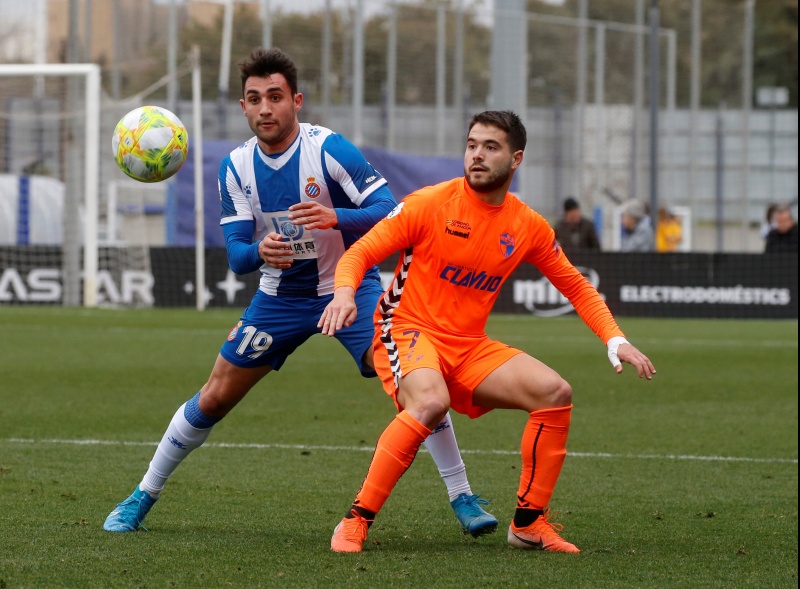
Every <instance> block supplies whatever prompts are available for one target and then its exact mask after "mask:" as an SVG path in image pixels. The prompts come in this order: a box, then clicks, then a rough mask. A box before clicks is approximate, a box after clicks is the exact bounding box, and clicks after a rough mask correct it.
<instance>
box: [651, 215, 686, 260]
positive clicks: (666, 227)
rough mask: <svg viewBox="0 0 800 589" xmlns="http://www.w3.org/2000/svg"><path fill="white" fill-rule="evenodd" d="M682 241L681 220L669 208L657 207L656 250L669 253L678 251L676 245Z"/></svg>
mask: <svg viewBox="0 0 800 589" xmlns="http://www.w3.org/2000/svg"><path fill="white" fill-rule="evenodd" d="M682 241H683V226H682V225H681V220H680V219H679V218H678V217H677V216H676V215H675V214H674V213H673V212H672V211H670V210H669V209H666V208H664V207H661V208H660V209H658V223H657V224H656V251H657V252H659V253H669V252H676V251H678V246H679V245H680V244H681V242H682Z"/></svg>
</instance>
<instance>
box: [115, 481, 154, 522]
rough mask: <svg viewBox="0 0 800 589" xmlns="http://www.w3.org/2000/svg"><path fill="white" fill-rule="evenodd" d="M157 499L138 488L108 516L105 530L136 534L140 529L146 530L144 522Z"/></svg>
mask: <svg viewBox="0 0 800 589" xmlns="http://www.w3.org/2000/svg"><path fill="white" fill-rule="evenodd" d="M155 503H156V499H153V497H151V496H150V493H148V492H147V491H142V490H141V489H140V488H139V486H138V485H137V486H136V489H134V491H133V493H131V496H130V497H128V498H127V499H125V501H123V502H122V503H119V504H118V505H117V506H116V508H114V511H112V512H111V513H110V514H108V517H107V518H106V522H105V523H104V524H103V529H104V530H105V531H106V532H135V531H136V530H138V529H139V528H140V527H141V528H142V529H144V530H146V529H147V528H145V527H144V526H143V525H142V520H143V519H144V517H145V516H146V515H147V512H148V511H150V508H151V507H153V505H155Z"/></svg>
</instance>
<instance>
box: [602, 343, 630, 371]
mask: <svg viewBox="0 0 800 589" xmlns="http://www.w3.org/2000/svg"><path fill="white" fill-rule="evenodd" d="M629 343H630V342H629V341H628V340H626V339H625V338H624V337H622V336H621V335H616V336H614V337H612V338H611V339H610V340H608V342H607V343H606V346H607V347H608V359H609V360H611V365H612V366H613V367H614V368H616V367H617V366H621V365H622V362H620V361H619V357H617V350H618V349H619V347H620V345H622V344H629Z"/></svg>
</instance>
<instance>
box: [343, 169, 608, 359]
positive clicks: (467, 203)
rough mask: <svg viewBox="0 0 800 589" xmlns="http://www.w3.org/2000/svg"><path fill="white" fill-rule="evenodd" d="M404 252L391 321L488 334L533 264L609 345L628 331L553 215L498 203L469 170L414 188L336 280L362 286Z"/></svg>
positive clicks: (383, 309)
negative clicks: (506, 296) (568, 252)
mask: <svg viewBox="0 0 800 589" xmlns="http://www.w3.org/2000/svg"><path fill="white" fill-rule="evenodd" d="M396 251H400V260H399V261H398V265H397V268H396V270H395V277H394V280H393V282H392V285H391V286H390V287H389V289H388V290H387V291H386V292H385V293H384V296H383V298H382V299H381V301H380V303H379V304H378V307H379V309H380V313H381V315H382V316H383V320H384V321H393V322H403V323H410V324H412V325H416V326H419V327H421V328H424V329H426V330H429V331H430V332H431V333H437V332H444V333H447V334H450V335H457V336H461V337H464V338H472V337H484V335H485V334H484V331H485V328H486V321H487V319H488V317H489V312H490V311H491V310H492V307H493V305H494V303H495V300H496V299H497V296H498V294H499V292H500V287H501V286H502V285H503V283H504V282H505V281H506V279H507V278H508V277H509V276H510V275H511V273H512V272H513V271H514V270H515V269H516V268H517V267H518V266H519V265H520V264H521V263H522V262H529V263H531V264H534V265H535V266H536V267H537V268H538V269H539V270H540V271H541V272H542V274H544V275H545V276H546V277H547V278H548V280H550V282H551V283H552V284H553V286H555V287H556V288H557V289H558V290H559V291H561V293H562V294H563V295H564V296H565V297H567V298H568V299H569V301H570V302H571V303H572V305H573V306H574V307H575V309H576V311H577V312H578V314H579V315H580V317H581V318H582V319H583V321H584V322H585V323H586V324H587V325H588V326H589V327H590V328H591V329H592V331H594V332H595V333H596V334H597V335H598V337H600V338H601V339H602V340H603V342H604V343H605V342H607V341H608V340H609V339H610V338H612V337H614V336H618V335H619V336H621V335H623V333H622V331H621V330H620V328H619V326H618V325H617V323H616V321H614V317H613V316H612V315H611V312H610V311H609V310H608V307H607V306H606V304H605V302H604V301H603V299H602V298H601V297H600V295H599V293H598V292H597V290H596V289H595V288H594V287H593V286H592V285H591V284H589V282H588V281H587V280H586V278H584V276H583V275H582V274H581V273H580V272H578V270H577V269H576V268H575V267H574V266H573V265H572V264H571V263H570V262H569V260H568V259H567V258H566V256H565V255H564V254H563V252H562V251H561V248H560V247H559V246H558V243H557V241H556V238H555V233H554V232H553V230H552V229H551V227H550V226H549V225H548V223H547V221H546V220H545V219H544V218H543V217H542V216H541V215H539V214H538V213H536V212H535V211H533V210H532V209H531V208H530V207H528V206H527V205H526V204H525V203H523V202H522V201H520V200H519V199H518V198H517V197H516V196H514V195H513V194H511V193H508V194H507V195H506V198H505V201H504V202H503V204H502V205H500V206H492V205H489V204H487V203H485V202H484V201H482V200H480V199H479V198H478V197H477V196H476V195H475V194H474V192H473V191H472V190H471V189H470V187H469V185H468V184H467V182H466V179H465V178H463V177H462V178H456V179H453V180H449V181H447V182H443V183H441V184H437V185H436V186H429V187H426V188H423V189H421V190H418V191H417V192H414V193H412V194H410V195H409V196H407V197H406V198H405V199H404V201H403V202H402V203H401V204H399V205H398V206H397V207H396V208H395V209H394V210H393V211H392V213H390V214H389V215H388V216H387V217H386V218H385V219H383V220H381V221H380V222H379V223H378V224H376V225H375V226H374V227H373V228H372V230H371V231H369V232H368V233H367V234H366V235H364V236H363V237H362V238H361V239H359V240H358V241H357V242H356V243H355V244H354V245H353V246H352V247H350V249H348V250H347V252H346V253H345V254H344V256H343V257H342V259H341V260H340V261H339V264H338V266H337V268H336V278H335V287H336V288H338V287H340V286H351V287H353V288H357V287H358V284H359V283H360V281H361V278H362V277H363V276H364V272H366V270H367V269H368V268H369V267H371V266H372V265H373V264H375V263H377V262H379V261H381V260H383V259H385V258H387V257H388V256H389V255H391V254H392V253H394V252H396ZM392 318H393V319H392Z"/></svg>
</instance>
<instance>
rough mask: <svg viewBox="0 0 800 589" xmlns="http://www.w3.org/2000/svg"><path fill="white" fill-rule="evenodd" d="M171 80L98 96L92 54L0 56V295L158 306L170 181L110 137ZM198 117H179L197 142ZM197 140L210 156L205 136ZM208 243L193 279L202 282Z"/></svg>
mask: <svg viewBox="0 0 800 589" xmlns="http://www.w3.org/2000/svg"><path fill="white" fill-rule="evenodd" d="M194 63H197V62H196V60H194ZM198 68H199V65H198ZM198 68H193V67H192V66H191V64H190V65H189V66H186V67H185V68H184V69H183V70H181V71H180V72H179V73H178V74H177V75H186V74H187V73H193V74H197V75H198V76H199V70H198ZM164 84H166V82H165V81H162V82H161V83H160V85H159V84H156V85H154V86H153V87H151V88H149V89H148V90H147V91H145V92H143V93H140V94H138V95H136V96H135V97H133V98H130V99H127V100H117V101H115V100H112V99H110V98H108V97H107V96H103V95H101V85H100V68H99V66H97V65H95V64H37V65H31V64H2V65H0V304H30V303H36V304H52V305H65V306H80V305H83V306H87V307H94V306H111V307H115V306H126V307H129V306H153V305H155V304H157V303H156V300H155V299H156V295H155V294H154V289H153V286H154V276H153V268H152V264H151V252H152V249H153V248H158V247H162V246H168V245H170V243H169V241H170V235H169V227H170V223H169V221H168V212H169V206H168V204H169V201H170V198H171V196H172V192H173V191H174V184H173V182H172V181H165V182H159V183H154V184H145V183H140V182H136V181H134V180H132V179H130V178H128V177H127V176H125V175H124V174H123V173H122V172H121V171H120V170H119V169H118V168H117V166H116V163H115V162H114V158H113V157H111V149H110V142H111V136H112V131H113V129H114V127H115V125H116V123H117V121H118V120H119V119H120V118H121V117H122V116H123V115H124V114H125V113H126V112H128V111H130V110H132V109H133V108H136V107H138V106H142V105H143V104H148V102H147V101H148V100H154V99H153V98H152V97H151V98H148V92H152V91H153V90H155V89H157V88H159V87H160V86H163V85H164ZM193 87H194V85H193ZM195 103H198V104H199V101H192V103H191V104H190V106H189V107H188V110H191V109H192V108H193V106H194V104H195ZM200 120H201V117H194V116H185V117H183V122H184V124H186V125H187V127H189V135H190V139H191V140H192V141H194V139H197V140H198V141H201V133H200V132H199V123H200ZM189 123H195V127H194V128H193V127H191V126H190V125H189ZM191 148H193V151H194V152H196V153H195V155H200V157H202V150H201V147H200V145H199V143H198V145H196V146H195V145H194V144H192V145H191ZM191 156H192V153H191V152H190V157H191ZM196 189H197V190H199V191H202V182H199V183H198V187H197V188H196ZM196 203H200V206H201V207H202V198H200V199H196ZM200 214H202V210H200ZM201 230H202V229H201ZM201 243H202V238H201V241H200V242H199V245H198V246H197V247H196V252H195V256H194V257H195V267H194V268H193V269H192V274H190V275H191V276H192V277H193V282H194V284H204V269H203V268H204V254H203V252H204V249H203V247H202V245H201ZM190 259H191V256H190ZM194 290H196V291H198V292H199V291H202V290H204V289H200V288H198V289H193V292H194ZM196 300H197V306H198V308H203V306H204V305H203V301H202V299H201V297H199V296H198V297H197V299H196ZM187 302H189V304H191V300H189V301H187V300H186V297H184V298H183V299H181V300H180V301H174V302H170V301H166V300H160V301H158V304H161V305H170V304H182V305H185V304H187Z"/></svg>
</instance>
